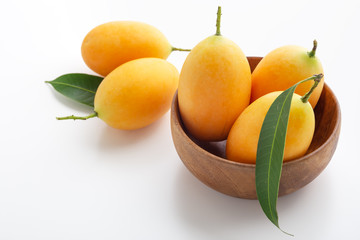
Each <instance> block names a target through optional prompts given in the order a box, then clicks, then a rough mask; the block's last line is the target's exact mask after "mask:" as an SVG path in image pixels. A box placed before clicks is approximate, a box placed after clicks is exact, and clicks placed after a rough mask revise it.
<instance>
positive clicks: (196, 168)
mask: <svg viewBox="0 0 360 240" xmlns="http://www.w3.org/2000/svg"><path fill="white" fill-rule="evenodd" d="M260 60H261V57H248V61H249V64H250V67H251V70H252V71H253V70H254V69H255V67H256V65H257V64H258V63H259V61H260ZM314 110H315V119H316V125H315V133H314V137H313V141H312V143H311V145H310V147H309V149H308V152H307V153H306V154H305V155H304V156H303V157H301V158H298V159H294V160H292V161H289V162H285V163H284V164H283V168H282V174H281V180H280V188H279V196H282V195H286V194H289V193H292V192H294V191H296V190H298V189H300V188H302V187H304V186H305V185H307V184H308V183H310V182H311V181H312V180H314V179H315V178H316V177H317V176H318V175H319V174H320V173H321V172H322V171H323V170H324V168H325V167H326V166H327V165H328V163H329V161H330V159H331V157H332V156H333V154H334V151H335V149H336V146H337V142H338V139H339V133H340V122H341V116H340V106H339V103H338V101H337V99H336V97H335V95H334V93H333V92H332V91H331V89H330V88H329V87H328V86H327V85H326V84H325V85H324V88H323V91H322V94H321V97H320V99H319V102H318V104H317V105H316V107H315V109H314ZM171 133H172V138H173V142H174V145H175V148H176V151H177V153H178V154H179V156H180V159H181V160H182V161H183V163H184V165H185V166H186V167H187V168H188V169H189V171H190V172H191V173H192V174H193V175H194V176H195V177H197V178H198V179H199V180H200V181H201V182H203V183H204V184H206V185H207V186H209V187H210V188H212V189H214V190H216V191H219V192H221V193H224V194H227V195H230V196H234V197H240V198H247V199H256V198H257V196H256V189H255V165H254V164H244V163H238V162H233V161H230V160H227V159H226V158H225V146H226V141H222V142H204V141H199V140H197V139H195V138H194V137H192V136H191V135H190V134H189V133H187V131H186V129H185V128H184V125H183V123H182V121H181V116H180V113H179V107H178V97H177V93H176V94H175V96H174V99H173V102H172V106H171Z"/></svg>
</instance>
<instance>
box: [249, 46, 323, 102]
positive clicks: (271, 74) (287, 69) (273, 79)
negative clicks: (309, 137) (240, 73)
mask: <svg viewBox="0 0 360 240" xmlns="http://www.w3.org/2000/svg"><path fill="white" fill-rule="evenodd" d="M316 46H317V43H316V41H314V48H313V50H312V51H310V52H308V51H307V50H306V49H305V48H303V47H299V46H293V45H289V46H283V47H280V48H277V49H275V50H273V51H271V52H270V53H269V54H267V55H266V56H265V57H264V58H263V59H262V60H261V61H260V62H259V64H258V65H257V67H256V68H255V70H254V71H253V73H252V88H251V102H253V101H255V100H256V99H258V98H259V97H261V96H263V95H265V94H267V93H270V92H274V91H284V90H286V89H288V88H289V87H291V86H293V85H294V84H295V83H297V82H299V81H301V80H303V79H305V78H308V77H311V76H313V75H315V74H319V73H324V72H323V68H322V65H321V62H320V60H319V59H318V58H317V57H316V56H315V50H316ZM313 83H314V82H313V81H308V82H305V83H302V84H300V85H299V86H298V87H297V88H296V90H295V93H297V94H299V95H304V94H305V93H307V92H308V91H309V89H310V88H311V86H312V85H313ZM323 85H324V78H323V79H322V80H321V82H320V83H319V85H318V87H317V88H316V89H315V90H314V92H313V93H312V94H311V96H310V99H309V102H310V104H311V105H312V106H313V108H314V107H315V106H316V103H317V102H318V100H319V98H320V95H321V91H322V89H323Z"/></svg>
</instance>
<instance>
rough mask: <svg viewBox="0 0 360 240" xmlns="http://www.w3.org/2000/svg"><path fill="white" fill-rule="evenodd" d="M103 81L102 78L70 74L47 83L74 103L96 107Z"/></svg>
mask: <svg viewBox="0 0 360 240" xmlns="http://www.w3.org/2000/svg"><path fill="white" fill-rule="evenodd" d="M102 80H103V78H102V77H98V76H94V75H89V74H84V73H69V74H65V75H62V76H60V77H58V78H56V79H55V80H53V81H46V83H49V84H51V85H52V86H53V87H54V89H55V90H56V91H58V92H59V93H61V94H62V95H64V96H66V97H68V98H70V99H72V100H74V101H77V102H80V103H82V104H85V105H88V106H90V107H94V97H95V93H96V90H97V88H98V87H99V85H100V83H101V81H102Z"/></svg>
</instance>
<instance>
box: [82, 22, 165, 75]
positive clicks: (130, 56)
mask: <svg viewBox="0 0 360 240" xmlns="http://www.w3.org/2000/svg"><path fill="white" fill-rule="evenodd" d="M171 51H172V47H171V45H170V43H169V42H168V40H167V39H166V37H165V36H164V35H163V34H162V33H161V32H160V31H159V30H158V29H157V28H155V27H153V26H151V25H149V24H146V23H142V22H135V21H115V22H108V23H104V24H102V25H99V26H97V27H95V28H94V29H92V30H91V31H90V32H89V33H88V34H87V35H86V37H85V38H84V40H83V43H82V46H81V54H82V57H83V59H84V61H85V63H86V64H87V66H88V67H89V68H90V69H92V70H93V71H94V72H96V73H98V74H100V75H102V76H106V75H107V74H109V73H110V72H111V71H112V70H114V69H115V68H117V67H118V66H120V65H121V64H123V63H125V62H128V61H131V60H134V59H138V58H144V57H156V58H162V59H166V58H167V57H168V56H169V54H170V53H171Z"/></svg>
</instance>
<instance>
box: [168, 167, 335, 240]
mask: <svg viewBox="0 0 360 240" xmlns="http://www.w3.org/2000/svg"><path fill="white" fill-rule="evenodd" d="M175 184H176V186H175V187H174V189H175V190H176V191H175V193H174V194H175V197H174V198H175V205H176V206H175V209H176V211H177V212H176V216H177V217H178V218H179V219H180V221H181V222H182V223H183V224H184V225H185V226H186V228H190V229H192V231H197V232H200V233H201V234H202V235H208V239H224V238H226V237H227V236H228V234H229V233H234V232H237V233H238V234H245V235H247V234H249V236H250V235H254V234H255V235H256V234H257V233H258V232H259V229H261V228H263V229H264V230H267V229H273V230H274V234H276V233H277V231H278V230H277V229H276V227H275V226H273V225H272V223H271V222H270V221H269V220H268V219H267V217H266V216H265V214H264V213H263V212H262V209H261V206H260V204H259V202H258V201H257V200H249V199H241V198H236V197H231V196H227V195H225V194H222V193H219V192H217V191H215V190H213V189H211V188H209V187H207V186H206V185H205V184H203V183H202V182H200V181H199V180H198V179H196V178H195V177H194V176H193V175H192V174H191V173H190V172H189V171H188V170H187V169H186V167H185V166H182V167H179V171H178V175H177V179H176V181H175ZM315 190H316V189H313V190H311V189H310V188H309V186H308V187H307V188H302V189H300V190H298V191H297V192H295V193H292V194H289V195H286V196H282V197H280V198H279V199H278V213H279V219H280V218H282V216H283V217H284V219H286V218H290V219H295V217H293V216H294V214H295V213H296V212H297V211H296V209H299V208H301V207H302V205H303V204H304V202H311V201H312V199H313V198H314V196H316V195H314V194H318V192H317V193H315ZM325 192H326V191H325ZM322 197H323V196H322ZM323 208H324V209H323V210H321V212H324V213H325V212H328V211H329V209H330V208H331V206H323ZM298 211H299V210H298ZM308 214H313V213H308ZM290 224H291V223H290ZM285 226H286V225H285ZM279 235H281V234H279ZM238 236H241V235H238Z"/></svg>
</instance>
